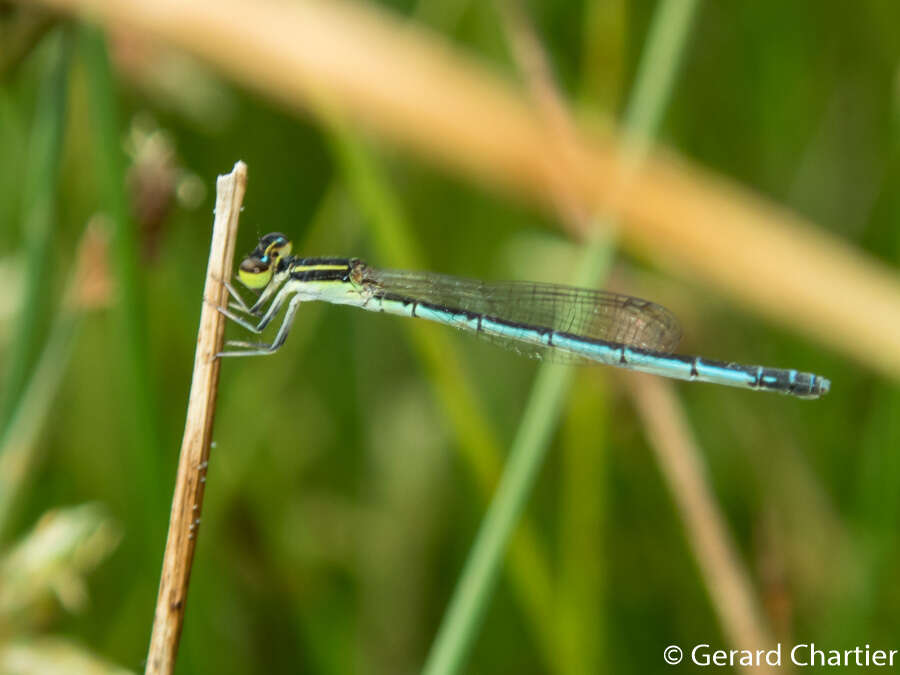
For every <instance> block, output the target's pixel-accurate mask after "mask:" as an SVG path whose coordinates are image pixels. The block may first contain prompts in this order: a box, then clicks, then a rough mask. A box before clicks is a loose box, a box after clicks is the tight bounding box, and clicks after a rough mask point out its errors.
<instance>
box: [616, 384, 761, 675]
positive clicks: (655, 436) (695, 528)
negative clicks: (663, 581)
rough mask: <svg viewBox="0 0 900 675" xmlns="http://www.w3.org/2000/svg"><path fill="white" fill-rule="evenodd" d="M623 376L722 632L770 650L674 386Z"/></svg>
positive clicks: (740, 643)
mask: <svg viewBox="0 0 900 675" xmlns="http://www.w3.org/2000/svg"><path fill="white" fill-rule="evenodd" d="M622 380H623V381H624V382H625V383H626V385H627V386H628V388H629V390H630V394H631V398H632V400H633V401H634V403H635V408H636V409H637V411H638V413H639V414H640V416H641V420H642V421H643V426H644V428H645V429H646V430H647V435H648V437H649V441H650V445H651V447H652V448H653V451H654V452H655V453H656V459H657V464H659V467H660V470H661V471H662V473H663V477H664V478H665V480H666V483H668V485H669V490H670V491H671V492H672V496H673V498H674V499H675V502H676V504H677V505H678V512H679V513H680V514H681V517H682V519H683V521H684V527H685V531H686V534H687V538H688V541H689V542H690V544H691V548H693V550H694V557H695V558H696V560H697V562H698V564H699V565H700V571H701V575H702V577H703V580H704V581H705V582H706V588H707V591H708V592H709V595H710V598H711V599H712V602H713V606H714V607H715V610H716V613H717V615H718V617H719V622H720V623H721V625H722V632H723V633H724V634H725V636H726V637H727V639H728V641H729V642H730V643H731V644H732V645H735V646H736V648H738V646H739V648H740V649H749V650H754V651H755V650H757V649H770V648H771V645H772V644H774V641H773V640H772V639H771V636H770V634H769V631H768V629H767V628H766V626H765V624H764V622H763V620H762V618H761V616H760V612H759V609H758V607H757V604H756V600H755V594H754V592H753V584H752V583H751V581H750V576H749V574H748V573H747V571H746V570H745V569H744V568H743V566H742V565H741V563H740V556H738V554H737V551H736V550H735V546H734V544H733V543H732V539H731V537H730V536H729V533H728V529H727V527H726V526H725V519H724V517H723V516H722V513H721V512H720V511H719V509H718V506H717V505H716V501H715V499H714V497H713V495H712V493H711V491H710V488H709V481H707V479H706V476H705V473H706V472H705V467H704V465H703V460H702V459H701V453H700V450H699V449H698V448H697V444H696V443H695V442H694V439H693V437H692V436H691V432H690V428H689V427H688V424H687V421H686V420H685V419H684V414H683V413H682V411H681V408H680V407H679V404H678V400H677V398H676V397H675V394H674V393H673V391H672V385H670V384H669V383H668V382H666V381H664V380H662V379H660V378H656V377H651V376H648V375H640V374H637V373H634V374H629V375H628V376H627V377H623V378H622ZM760 668H762V671H761V672H769V670H770V669H769V668H768V667H767V666H765V664H762V665H761V666H754V667H752V668H745V670H748V671H749V670H752V671H753V672H754V673H756V672H760Z"/></svg>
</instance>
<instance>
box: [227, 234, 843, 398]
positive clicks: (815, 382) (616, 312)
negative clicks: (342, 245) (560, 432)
mask: <svg viewBox="0 0 900 675" xmlns="http://www.w3.org/2000/svg"><path fill="white" fill-rule="evenodd" d="M238 278H239V279H240V280H241V282H242V283H243V284H244V285H245V286H247V287H248V288H250V289H254V290H261V291H262V293H261V294H260V296H259V299H258V300H257V301H256V303H255V304H254V305H253V306H252V307H248V306H247V305H246V304H245V303H244V301H243V300H242V299H241V297H240V295H239V294H238V293H237V292H236V291H235V289H234V288H233V287H232V286H231V285H230V284H226V285H227V286H228V290H229V293H230V294H231V295H232V297H233V298H234V300H235V303H236V304H235V305H233V307H235V309H236V310H237V311H239V312H241V313H243V314H244V315H246V316H247V317H248V318H243V317H241V316H238V314H237V313H235V312H233V311H231V310H229V309H227V308H223V307H220V308H219V311H221V312H222V313H223V314H224V315H225V316H227V317H228V318H229V319H232V320H233V321H235V322H236V323H238V324H240V325H241V326H243V327H244V328H246V329H247V330H249V331H252V332H254V333H257V334H259V333H261V332H262V331H263V329H265V327H266V326H267V325H269V323H271V321H272V319H274V318H275V317H276V316H277V315H278V312H279V310H281V308H282V307H283V306H284V305H285V303H287V310H286V311H285V315H284V319H283V320H282V322H281V327H280V328H279V330H278V333H277V335H276V336H275V339H274V340H273V341H272V342H271V343H259V342H244V341H230V342H228V344H229V345H230V346H232V347H238V348H239V349H237V350H235V351H227V352H221V353H220V354H219V356H259V355H263V354H271V353H273V352H275V351H276V350H277V349H278V348H279V347H281V345H283V344H284V341H285V339H286V338H287V335H288V332H289V331H290V329H291V324H292V323H293V321H294V317H295V316H296V313H297V308H298V307H299V306H300V303H301V302H305V301H310V300H323V301H325V302H330V303H333V304H339V305H354V306H356V307H360V308H362V309H367V310H370V311H376V312H386V313H389V314H399V315H402V316H408V317H414V318H419V319H428V320H429V321H436V322H438V323H443V324H447V325H448V326H453V327H454V328H460V329H462V330H466V331H471V332H473V333H476V334H478V335H479V336H482V337H485V338H487V339H489V340H491V341H493V342H497V343H499V344H502V345H503V346H505V347H508V348H511V349H513V350H515V351H517V352H519V353H521V354H524V355H526V356H532V357H537V358H548V359H550V360H553V361H557V362H564V363H603V364H606V365H610V366H617V367H619V368H628V369H631V370H639V371H642V372H645V373H651V374H654V375H661V376H663V377H671V378H675V379H678V380H689V381H700V382H712V383H715V384H724V385H728V386H731V387H743V388H746V389H762V390H766V391H777V392H779V393H782V394H792V395H794V396H799V397H800V398H818V397H819V396H822V395H823V394H827V393H828V390H829V387H830V386H831V385H830V382H829V381H828V380H827V379H825V378H824V377H820V376H818V375H814V374H812V373H802V372H798V371H796V370H785V369H780V368H765V367H763V366H747V365H742V364H739V363H726V362H723V361H712V360H709V359H706V358H701V357H699V356H684V355H681V354H674V353H673V350H674V349H675V347H676V346H677V345H678V341H679V339H680V338H681V329H680V327H679V325H678V321H677V320H676V319H675V317H674V316H673V315H672V313H671V312H669V310H667V309H665V308H664V307H661V306H659V305H657V304H654V303H652V302H648V301H646V300H640V299H638V298H632V297H629V296H627V295H620V294H618V293H609V292H606V291H597V290H588V289H583V288H574V287H571V286H559V285H555V284H538V283H530V282H516V281H512V282H499V283H495V282H487V281H476V280H469V279H459V278H456V277H451V276H444V275H440V274H432V273H429V272H399V271H388V270H378V269H375V268H373V267H369V266H368V265H366V264H365V263H364V262H362V261H361V260H357V259H356V258H299V257H296V256H293V255H291V242H290V241H289V240H288V238H287V237H285V236H284V235H283V234H280V233H277V232H276V233H272V234H267V235H265V236H264V237H262V238H261V239H260V240H259V244H258V245H257V247H256V248H255V249H254V250H253V251H252V252H251V253H250V254H249V255H248V256H247V257H246V258H244V260H243V261H242V262H241V265H240V268H239V270H238ZM266 303H269V304H268V308H266V309H265V312H264V313H263V309H264V308H265V307H266ZM260 314H262V317H261V318H259V319H258V321H257V320H256V319H257V318H258V317H259V315H260ZM251 317H252V319H251Z"/></svg>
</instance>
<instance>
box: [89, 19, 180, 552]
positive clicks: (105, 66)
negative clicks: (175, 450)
mask: <svg viewBox="0 0 900 675" xmlns="http://www.w3.org/2000/svg"><path fill="white" fill-rule="evenodd" d="M81 38H82V39H81V46H82V51H83V55H84V60H85V65H86V69H87V82H88V94H89V97H90V102H91V106H92V108H91V113H92V117H93V120H94V130H95V134H96V162H97V176H98V181H99V185H100V195H101V199H102V201H103V210H104V211H105V212H106V213H107V215H108V216H109V218H110V220H111V222H112V261H113V270H114V272H115V280H116V288H117V300H118V303H117V304H118V313H119V328H120V332H119V335H120V338H118V339H119V340H120V341H121V344H122V352H121V354H122V357H123V361H124V363H123V369H122V385H123V394H124V396H123V401H124V408H123V410H122V414H123V415H124V416H125V419H128V420H131V421H132V423H131V424H129V427H130V431H131V436H132V438H131V448H132V450H131V451H130V452H129V453H128V455H129V459H130V460H131V461H132V462H133V467H132V471H131V472H130V480H133V481H135V489H134V494H135V495H136V499H139V500H140V505H138V504H137V502H136V503H135V504H134V506H135V508H136V509H139V510H140V511H141V512H142V514H143V517H144V519H145V521H146V522H145V525H146V527H147V528H148V529H147V532H146V537H145V538H144V540H145V541H148V542H154V544H155V543H156V542H161V541H162V539H163V537H164V534H165V523H166V516H167V514H168V508H167V506H166V489H164V488H163V486H164V485H168V482H167V481H164V480H163V471H162V467H161V457H162V456H163V454H162V452H161V447H162V446H161V442H160V438H159V432H158V429H159V425H158V420H157V413H156V395H155V388H154V386H153V379H152V378H151V376H150V356H149V348H148V345H147V317H146V309H145V308H146V302H145V298H144V289H143V284H142V280H141V272H140V268H139V263H138V244H137V237H136V228H135V226H134V223H133V221H132V218H131V211H130V208H129V204H128V200H127V198H126V193H125V161H124V155H123V151H122V144H121V131H120V127H119V121H118V111H117V100H116V93H115V86H114V82H113V74H112V69H111V67H110V63H109V56H108V54H107V51H106V43H105V40H104V37H103V34H102V33H101V32H100V30H99V29H96V28H90V27H85V28H84V29H83V30H82V35H81Z"/></svg>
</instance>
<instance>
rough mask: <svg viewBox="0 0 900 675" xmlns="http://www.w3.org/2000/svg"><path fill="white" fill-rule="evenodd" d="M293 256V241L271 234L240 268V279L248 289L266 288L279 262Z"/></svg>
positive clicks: (265, 237)
mask: <svg viewBox="0 0 900 675" xmlns="http://www.w3.org/2000/svg"><path fill="white" fill-rule="evenodd" d="M290 254H291V241H290V239H288V238H287V237H285V236H284V235H283V234H281V233H280V232H271V233H269V234H267V235H265V236H263V237H262V238H260V240H259V243H258V244H257V245H256V248H254V249H253V250H252V251H251V252H250V253H249V254H248V255H247V257H246V258H244V259H243V260H242V261H241V266H240V267H239V268H238V279H240V280H241V283H242V284H244V286H246V287H247V288H252V289H254V290H258V289H260V288H265V287H266V285H267V284H268V283H269V282H270V281H271V280H272V275H273V273H274V272H275V269H276V268H277V266H278V261H279V260H280V259H282V258H286V257H287V256H289V255H290Z"/></svg>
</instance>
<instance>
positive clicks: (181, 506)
mask: <svg viewBox="0 0 900 675" xmlns="http://www.w3.org/2000/svg"><path fill="white" fill-rule="evenodd" d="M246 186H247V165H246V164H244V163H243V162H238V163H237V164H235V165H234V170H233V171H232V172H231V173H230V174H228V175H226V176H219V179H218V181H217V182H216V218H215V222H214V224H213V236H212V245H211V248H210V254H209V265H208V267H207V270H206V285H205V286H204V288H203V304H202V309H201V312H200V330H199V332H198V335H197V352H196V355H195V357H194V374H193V378H192V380H191V393H190V398H189V399H188V411H187V422H186V423H185V428H184V438H183V439H182V443H181V456H180V458H179V460H178V475H177V478H176V482H175V494H174V496H173V497H172V514H171V517H170V520H169V536H168V538H167V540H166V553H165V557H164V558H163V567H162V575H161V578H160V582H159V595H158V597H157V600H156V612H155V615H154V617H153V634H152V635H151V637H150V650H149V653H148V655H147V669H146V672H147V673H171V672H173V670H174V668H175V657H176V655H177V653H178V642H179V639H180V637H181V627H182V625H183V623H184V609H185V603H186V600H187V589H188V582H189V581H190V576H191V564H192V563H193V560H194V548H195V547H196V544H197V533H198V531H199V526H200V513H201V507H202V505H203V492H204V484H205V477H206V466H207V462H208V460H209V447H210V441H211V440H212V427H213V418H214V415H215V404H216V392H217V389H218V382H219V360H218V359H216V358H215V354H216V353H218V352H219V351H221V349H222V341H223V339H224V335H225V317H224V316H222V314H220V313H219V312H218V311H217V310H216V307H221V306H225V305H226V304H227V297H228V296H227V291H226V289H225V287H224V286H223V285H222V280H223V279H226V278H228V276H230V273H231V266H232V261H233V259H234V242H235V239H236V237H237V227H238V217H239V214H240V211H241V204H242V202H243V199H244V191H245V189H246Z"/></svg>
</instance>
